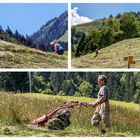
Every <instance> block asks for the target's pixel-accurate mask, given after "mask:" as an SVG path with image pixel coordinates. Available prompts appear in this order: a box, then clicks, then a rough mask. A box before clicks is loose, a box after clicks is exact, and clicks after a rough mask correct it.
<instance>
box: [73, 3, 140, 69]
mask: <svg viewBox="0 0 140 140" xmlns="http://www.w3.org/2000/svg"><path fill="white" fill-rule="evenodd" d="M139 7H140V3H72V6H71V9H72V10H71V14H72V21H71V24H72V29H71V44H72V45H71V46H72V68H92V69H100V68H113V69H114V68H115V69H122V68H124V69H127V68H140V45H139V44H140V9H139Z"/></svg>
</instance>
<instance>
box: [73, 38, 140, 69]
mask: <svg viewBox="0 0 140 140" xmlns="http://www.w3.org/2000/svg"><path fill="white" fill-rule="evenodd" d="M94 56H95V52H93V53H91V54H87V55H84V56H81V57H79V58H73V59H72V67H73V68H128V66H127V65H128V64H127V62H126V61H124V57H125V56H134V60H135V61H136V64H132V65H131V66H130V67H131V68H140V38H134V39H126V40H123V41H120V42H117V43H115V44H113V45H110V46H108V47H106V48H103V49H101V50H99V55H98V56H97V57H96V58H94Z"/></svg>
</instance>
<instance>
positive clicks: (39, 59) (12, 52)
mask: <svg viewBox="0 0 140 140" xmlns="http://www.w3.org/2000/svg"><path fill="white" fill-rule="evenodd" d="M67 60H68V58H67V52H66V54H65V55H61V56H60V55H56V54H55V53H53V52H43V51H40V50H37V49H33V48H29V47H26V46H23V45H19V44H14V43H9V42H5V41H3V43H1V42H0V64H1V65H0V67H1V68H67V64H68V61H67Z"/></svg>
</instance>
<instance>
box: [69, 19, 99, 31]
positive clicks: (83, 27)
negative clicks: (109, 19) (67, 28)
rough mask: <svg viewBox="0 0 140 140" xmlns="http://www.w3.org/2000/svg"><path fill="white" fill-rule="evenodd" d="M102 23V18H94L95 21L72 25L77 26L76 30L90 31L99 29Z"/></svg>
mask: <svg viewBox="0 0 140 140" xmlns="http://www.w3.org/2000/svg"><path fill="white" fill-rule="evenodd" d="M101 23H102V20H94V21H93V22H88V23H84V24H79V25H76V26H72V28H76V31H79V32H84V33H88V32H90V31H91V29H98V28H99V27H100V26H101Z"/></svg>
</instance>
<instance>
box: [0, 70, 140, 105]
mask: <svg viewBox="0 0 140 140" xmlns="http://www.w3.org/2000/svg"><path fill="white" fill-rule="evenodd" d="M101 73H102V74H105V75H106V76H107V85H108V87H109V90H110V92H109V98H110V99H113V100H120V101H127V102H135V103H140V73H139V72H105V73H104V72H32V73H31V79H32V80H31V81H32V82H31V85H32V92H34V93H42V94H51V95H61V96H86V97H93V98H96V97H97V93H98V91H99V87H98V83H97V78H98V75H99V74H101ZM0 81H2V82H1V83H0V90H1V91H6V92H19V93H26V92H29V73H28V72H0Z"/></svg>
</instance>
